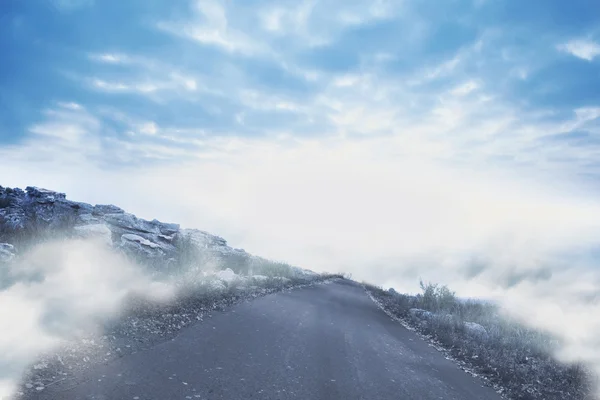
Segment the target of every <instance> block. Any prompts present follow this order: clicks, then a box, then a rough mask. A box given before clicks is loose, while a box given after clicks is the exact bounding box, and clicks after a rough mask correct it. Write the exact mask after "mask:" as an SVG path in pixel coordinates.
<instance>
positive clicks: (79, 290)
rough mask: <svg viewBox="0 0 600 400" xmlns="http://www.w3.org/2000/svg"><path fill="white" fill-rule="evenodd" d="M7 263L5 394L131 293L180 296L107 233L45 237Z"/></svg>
mask: <svg viewBox="0 0 600 400" xmlns="http://www.w3.org/2000/svg"><path fill="white" fill-rule="evenodd" d="M7 268H8V269H5V270H2V271H0V273H1V274H2V276H1V277H0V283H1V287H0V304H1V305H2V306H1V307H0V321H2V329H1V330H0V354H2V357H1V358H0V399H2V398H6V397H8V396H9V395H11V394H13V393H14V391H15V388H16V385H17V384H18V382H19V379H20V378H21V375H22V374H23V372H24V371H25V370H26V368H27V367H29V366H30V364H31V363H33V362H34V361H35V360H36V359H37V357H38V356H40V354H42V353H45V352H48V351H51V350H52V349H55V348H57V347H58V346H59V345H60V344H62V343H64V342H66V341H69V340H74V339H77V338H78V337H79V336H80V335H83V334H89V333H90V332H93V331H94V330H97V329H101V327H102V323H103V322H105V321H107V320H108V319H109V318H113V317H116V316H117V315H118V314H119V312H120V309H121V306H122V305H123V302H124V301H125V300H126V299H127V298H128V297H129V296H138V297H139V296H143V297H145V298H147V299H148V300H152V301H161V302H162V301H168V300H169V299H171V298H172V297H173V296H174V290H173V288H172V287H171V286H169V285H168V284H166V283H164V282H160V281H156V280H153V279H152V278H151V277H150V276H149V274H147V273H146V272H144V270H143V269H141V268H140V267H139V266H137V265H135V264H133V263H131V262H130V261H128V260H127V259H126V258H125V257H124V256H122V255H120V254H118V253H116V252H115V251H114V250H111V249H109V248H108V247H107V245H106V244H105V243H102V242H100V241H98V242H97V241H94V240H56V241H52V242H47V243H43V244H40V245H38V246H35V247H33V248H32V249H31V250H30V251H28V252H27V254H24V255H23V256H22V257H21V258H20V260H19V261H18V262H17V263H14V264H11V265H10V266H9V267H7ZM5 396H6V397H5Z"/></svg>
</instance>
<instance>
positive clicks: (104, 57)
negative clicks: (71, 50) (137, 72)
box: [90, 53, 131, 64]
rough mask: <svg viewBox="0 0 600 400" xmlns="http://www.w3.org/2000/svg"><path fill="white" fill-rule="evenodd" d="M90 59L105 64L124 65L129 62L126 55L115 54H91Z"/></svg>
mask: <svg viewBox="0 0 600 400" xmlns="http://www.w3.org/2000/svg"><path fill="white" fill-rule="evenodd" d="M90 58H91V59H93V60H96V61H99V62H103V63H107V64H126V63H129V62H131V60H130V58H129V57H128V56H127V55H125V54H116V53H104V54H92V55H90Z"/></svg>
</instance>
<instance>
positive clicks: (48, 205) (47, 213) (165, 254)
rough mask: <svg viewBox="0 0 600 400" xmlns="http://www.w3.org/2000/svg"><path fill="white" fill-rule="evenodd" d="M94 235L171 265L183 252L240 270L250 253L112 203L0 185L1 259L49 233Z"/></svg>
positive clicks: (131, 252) (9, 257)
mask: <svg viewBox="0 0 600 400" xmlns="http://www.w3.org/2000/svg"><path fill="white" fill-rule="evenodd" d="M59 236H64V237H74V238H97V239H98V240H102V241H104V242H106V243H108V244H110V245H112V246H113V247H115V248H117V249H119V250H121V251H123V252H125V253H127V254H128V255H131V256H133V257H136V258H138V259H140V260H142V261H148V262H150V263H151V264H152V265H159V266H160V265H163V264H164V265H172V264H174V263H180V262H182V261H183V260H184V259H186V257H187V258H188V259H189V258H191V257H196V258H197V257H198V256H199V255H202V256H203V257H204V259H206V257H210V258H211V259H213V261H214V260H226V261H227V263H228V266H231V267H232V268H234V269H236V266H237V270H236V272H238V273H239V272H243V269H244V268H247V267H248V265H249V264H250V263H251V260H252V259H253V256H251V255H249V254H248V253H246V252H245V251H244V250H241V249H233V248H231V247H229V246H228V245H227V242H226V241H225V239H223V238H221V237H219V236H215V235H211V234H210V233H208V232H204V231H200V230H197V229H181V228H180V226H179V225H178V224H172V223H164V222H160V221H157V220H156V219H154V220H152V221H147V220H144V219H141V218H137V217H136V216H135V215H133V214H130V213H127V212H126V211H125V210H123V209H121V208H119V207H117V206H114V205H104V204H99V205H91V204H86V203H80V202H75V201H71V200H67V197H66V195H65V194H64V193H59V192H54V191H51V190H47V189H41V188H37V187H27V188H26V189H25V190H21V189H18V188H14V189H13V188H5V187H2V186H0V243H6V245H4V246H5V247H0V261H3V262H7V261H10V260H12V259H13V258H14V257H15V248H16V251H17V252H18V250H19V247H24V246H27V245H28V244H30V243H32V242H35V241H36V240H45V239H50V238H53V237H59Z"/></svg>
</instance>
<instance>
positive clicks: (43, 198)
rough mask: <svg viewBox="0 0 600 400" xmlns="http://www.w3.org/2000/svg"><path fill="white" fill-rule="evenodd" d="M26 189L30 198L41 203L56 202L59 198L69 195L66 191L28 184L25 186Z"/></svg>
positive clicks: (62, 198) (63, 198)
mask: <svg viewBox="0 0 600 400" xmlns="http://www.w3.org/2000/svg"><path fill="white" fill-rule="evenodd" d="M25 191H26V192H27V196H29V198H30V199H32V200H34V201H36V202H38V203H40V204H47V203H54V202H55V201H57V200H65V199H66V197H67V196H66V195H65V194H64V193H58V192H53V191H52V190H48V189H40V188H37V187H35V186H28V187H26V188H25Z"/></svg>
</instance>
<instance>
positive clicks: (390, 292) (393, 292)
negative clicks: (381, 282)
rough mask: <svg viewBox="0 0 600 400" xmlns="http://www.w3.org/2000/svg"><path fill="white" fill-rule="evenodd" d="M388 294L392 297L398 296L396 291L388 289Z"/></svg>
mask: <svg viewBox="0 0 600 400" xmlns="http://www.w3.org/2000/svg"><path fill="white" fill-rule="evenodd" d="M388 293H389V294H391V295H392V296H398V295H399V293H398V292H396V289H394V288H389V289H388Z"/></svg>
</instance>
